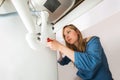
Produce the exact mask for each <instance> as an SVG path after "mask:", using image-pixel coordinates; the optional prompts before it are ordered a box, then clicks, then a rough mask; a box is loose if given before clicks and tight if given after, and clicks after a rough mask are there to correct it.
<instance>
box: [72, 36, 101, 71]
mask: <svg viewBox="0 0 120 80" xmlns="http://www.w3.org/2000/svg"><path fill="white" fill-rule="evenodd" d="M102 50H103V49H102V47H101V44H100V41H99V38H98V37H96V38H95V39H93V40H92V41H90V42H89V43H88V44H87V48H86V51H85V52H77V51H75V52H74V60H75V61H74V64H75V66H76V67H77V68H78V69H81V70H87V71H91V70H92V71H93V70H94V69H95V68H96V67H97V65H99V64H100V63H101V60H102V59H101V58H102Z"/></svg>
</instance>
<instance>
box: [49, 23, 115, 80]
mask: <svg viewBox="0 0 120 80" xmlns="http://www.w3.org/2000/svg"><path fill="white" fill-rule="evenodd" d="M63 38H64V40H65V43H66V46H64V45H62V44H61V43H59V42H58V41H56V40H54V39H52V40H51V41H50V42H48V47H50V48H51V49H52V50H58V51H60V54H61V57H60V59H59V61H58V62H59V63H60V64H61V65H66V64H68V63H69V62H70V61H72V62H73V63H74V65H75V66H76V68H77V69H78V72H77V75H78V76H79V77H80V78H82V79H83V80H113V79H112V75H111V72H110V70H109V66H108V62H107V58H106V55H105V53H104V50H103V48H102V46H101V43H100V40H99V37H97V36H92V37H87V38H85V39H83V37H82V34H81V32H80V31H79V30H78V29H77V28H76V27H75V26H74V25H72V24H70V25H66V26H65V27H64V28H63ZM62 54H64V55H66V56H65V57H63V58H62Z"/></svg>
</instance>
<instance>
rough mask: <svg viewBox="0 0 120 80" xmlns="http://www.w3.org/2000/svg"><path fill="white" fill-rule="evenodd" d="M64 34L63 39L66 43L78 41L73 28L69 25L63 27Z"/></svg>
mask: <svg viewBox="0 0 120 80" xmlns="http://www.w3.org/2000/svg"><path fill="white" fill-rule="evenodd" d="M63 34H64V36H65V40H66V41H67V43H69V44H76V43H77V41H78V34H77V32H76V31H75V30H73V29H71V28H69V27H66V28H65V29H64V32H63Z"/></svg>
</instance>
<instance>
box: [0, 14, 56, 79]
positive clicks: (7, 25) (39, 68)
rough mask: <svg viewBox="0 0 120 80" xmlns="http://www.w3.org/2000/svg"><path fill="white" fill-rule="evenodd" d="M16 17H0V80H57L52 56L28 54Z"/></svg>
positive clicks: (44, 50)
mask: <svg viewBox="0 0 120 80" xmlns="http://www.w3.org/2000/svg"><path fill="white" fill-rule="evenodd" d="M26 33H27V29H26V28H25V26H24V25H23V23H22V21H21V20H20V18H19V16H18V15H13V16H8V17H0V80H57V61H56V53H55V52H53V51H51V50H49V49H48V48H46V47H44V46H43V47H41V48H40V50H37V51H35V50H32V49H31V48H30V47H29V45H28V43H27V41H26V40H25V35H26Z"/></svg>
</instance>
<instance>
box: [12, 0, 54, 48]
mask: <svg viewBox="0 0 120 80" xmlns="http://www.w3.org/2000/svg"><path fill="white" fill-rule="evenodd" d="M11 1H12V3H13V5H14V6H15V8H16V10H17V12H18V14H19V16H20V18H21V19H22V21H23V23H24V25H25V27H26V29H27V31H28V33H27V35H26V39H27V42H28V43H29V45H30V47H31V48H33V49H39V48H40V47H41V46H40V45H39V44H44V45H45V44H46V39H47V37H48V35H49V34H48V32H49V31H48V30H47V28H48V23H47V22H48V17H49V13H48V12H46V11H41V12H39V13H40V18H41V23H42V24H41V31H40V33H41V41H38V40H37V37H38V35H37V33H36V30H35V27H36V26H35V25H36V24H35V23H34V21H33V17H32V14H31V13H30V11H29V5H28V4H27V0H11ZM38 27H40V26H38ZM49 27H50V26H49ZM51 33H52V32H51Z"/></svg>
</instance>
